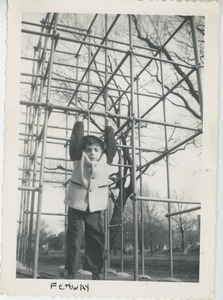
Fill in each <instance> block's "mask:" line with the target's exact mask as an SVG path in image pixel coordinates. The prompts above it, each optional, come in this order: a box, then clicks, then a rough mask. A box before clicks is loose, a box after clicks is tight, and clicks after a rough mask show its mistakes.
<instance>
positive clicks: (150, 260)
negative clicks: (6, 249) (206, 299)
mask: <svg viewBox="0 0 223 300" xmlns="http://www.w3.org/2000/svg"><path fill="white" fill-rule="evenodd" d="M82 259H83V253H82ZM62 266H64V254H63V252H62V251H50V252H49V254H48V255H40V256H39V267H38V273H39V275H40V278H63V276H64V269H63V267H62ZM144 266H145V269H144V270H145V271H144V274H145V275H148V276H149V277H151V278H152V279H153V280H154V281H163V280H164V281H165V280H166V278H169V277H170V272H169V257H168V255H166V254H164V255H160V254H159V255H150V254H149V252H145V261H144ZM110 268H111V269H113V270H115V271H116V272H121V271H122V270H121V258H120V255H119V254H118V255H113V254H112V255H111V260H110ZM124 272H126V273H128V274H130V275H131V278H128V279H126V278H120V276H118V273H117V275H114V274H108V280H133V278H134V257H133V254H127V255H124ZM139 274H142V271H141V255H140V254H139ZM173 275H174V276H173V277H174V278H176V279H179V280H181V281H183V282H198V281H199V255H198V254H197V253H190V254H186V255H185V254H183V253H181V252H175V253H174V255H173ZM78 276H79V277H78V279H89V275H86V274H79V275H78ZM17 277H20V278H21V277H23V276H22V274H21V273H20V274H19V272H17Z"/></svg>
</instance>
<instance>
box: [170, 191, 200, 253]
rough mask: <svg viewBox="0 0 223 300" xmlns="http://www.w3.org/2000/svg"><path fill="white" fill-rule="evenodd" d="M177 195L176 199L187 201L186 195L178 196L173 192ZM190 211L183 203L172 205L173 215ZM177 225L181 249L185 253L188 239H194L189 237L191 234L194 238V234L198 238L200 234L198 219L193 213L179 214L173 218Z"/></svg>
mask: <svg viewBox="0 0 223 300" xmlns="http://www.w3.org/2000/svg"><path fill="white" fill-rule="evenodd" d="M173 194H174V195H175V199H182V202H183V199H185V195H181V196H177V193H176V191H174V192H173ZM187 209H188V205H186V204H183V203H175V204H171V213H175V212H183V211H185V210H187ZM171 218H172V220H173V221H174V223H175V225H176V229H177V231H178V233H179V236H180V241H181V249H182V251H183V252H184V251H185V247H186V238H189V240H193V239H192V237H189V234H188V233H190V234H191V235H192V233H193V236H194V234H195V235H196V236H197V235H198V234H199V233H198V232H197V227H196V225H197V217H194V215H193V214H191V213H179V214H177V215H175V216H172V217H171Z"/></svg>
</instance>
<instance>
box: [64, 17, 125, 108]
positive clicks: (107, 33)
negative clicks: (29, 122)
mask: <svg viewBox="0 0 223 300" xmlns="http://www.w3.org/2000/svg"><path fill="white" fill-rule="evenodd" d="M119 17H120V14H118V15H117V16H116V17H115V19H114V20H113V22H112V24H111V26H110V28H109V29H108V31H107V32H106V34H105V36H104V38H103V39H102V41H101V45H102V44H103V43H104V42H105V41H106V39H107V37H108V35H109V34H110V32H111V30H112V28H113V27H114V25H115V23H116V22H117V20H118V18H119ZM99 51H100V47H99V48H98V49H97V51H96V52H95V54H94V56H93V57H92V59H91V61H90V63H89V65H88V67H87V68H86V70H85V72H84V74H83V76H82V78H81V80H80V81H82V80H83V79H84V78H85V76H86V75H87V73H88V70H89V69H90V67H91V65H92V63H93V62H94V60H95V58H96V56H97V55H98V53H99ZM80 85H81V84H78V86H77V88H76V90H75V92H74V94H73V95H72V97H71V99H70V101H69V103H68V105H67V106H69V105H70V104H71V102H72V100H73V99H74V97H75V95H76V94H77V92H78V89H79V87H80Z"/></svg>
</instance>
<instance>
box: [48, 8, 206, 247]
mask: <svg viewBox="0 0 223 300" xmlns="http://www.w3.org/2000/svg"><path fill="white" fill-rule="evenodd" d="M93 18H96V25H95V26H94V27H92V28H89V24H90V22H91V20H92V19H93ZM131 19H132V22H133V38H134V45H135V48H136V46H137V45H138V46H139V48H137V51H138V52H139V54H140V55H136V54H135V56H134V57H135V59H134V69H135V74H136V75H135V77H134V85H135V86H136V85H137V84H138V88H139V90H138V92H139V93H141V97H142V100H145V101H144V102H143V103H144V105H142V106H141V108H139V111H138V114H139V117H140V118H143V119H145V120H147V121H152V122H156V121H160V120H163V111H162V108H160V105H159V104H160V103H162V102H163V100H164V99H165V105H166V110H167V111H168V113H169V115H170V118H171V119H172V123H173V124H175V125H187V126H193V127H194V128H196V127H197V128H199V126H200V124H201V110H200V99H199V91H198V85H197V79H196V74H195V72H193V71H194V69H193V67H192V66H194V65H197V62H195V57H194V52H193V51H194V46H193V42H192V37H191V27H190V22H191V18H190V17H181V16H143V15H140V16H138V15H133V16H131ZM114 21H117V22H116V26H114V28H113V31H109V30H108V32H109V33H110V32H111V34H110V35H109V34H108V44H109V45H110V47H113V48H114V49H115V48H116V45H117V44H116V42H115V41H114V40H113V39H117V40H119V41H122V42H123V43H125V42H126V43H127V45H128V42H129V37H128V29H127V24H128V16H124V15H123V16H115V15H109V16H108V28H110V27H109V26H110V25H111V24H112V23H113V22H114ZM60 22H62V23H63V24H64V25H65V26H68V25H69V26H75V27H76V26H77V25H80V27H82V28H89V30H87V31H86V35H81V34H80V32H79V31H78V30H76V31H72V32H71V31H70V30H69V29H70V28H69V27H67V28H66V27H65V31H66V29H67V31H66V32H64V28H63V35H64V36H65V37H68V38H69V37H71V38H74V39H76V40H79V41H80V43H79V44H77V43H75V45H73V44H72V46H67V43H65V42H64V41H62V42H61V43H60V49H61V50H63V51H65V50H66V51H69V52H72V53H74V55H72V56H69V58H68V57H67V56H66V55H64V54H63V55H62V54H61V55H60V54H59V53H57V56H56V58H55V59H56V61H55V65H54V72H53V79H52V81H53V89H52V98H53V99H52V101H53V102H55V103H58V102H59V103H62V104H67V105H71V106H73V107H79V108H80V109H81V110H82V112H83V114H84V112H85V111H86V109H88V110H89V109H90V110H91V111H92V112H93V111H94V110H97V111H104V107H105V104H106V107H107V112H108V114H109V115H110V117H109V119H110V120H111V121H112V125H113V127H114V128H115V129H116V134H117V135H119V144H120V146H121V148H120V149H121V150H119V153H118V163H123V164H124V166H125V167H124V168H123V170H121V168H119V169H118V170H117V172H116V171H114V173H113V174H112V176H111V179H112V181H113V184H112V185H111V189H110V197H111V198H112V199H113V201H114V202H115V205H114V208H113V213H112V217H111V220H110V224H111V225H114V224H120V222H121V205H123V209H124V207H125V205H126V203H127V201H128V199H129V197H130V196H131V194H132V185H133V180H134V181H137V180H138V179H139V178H140V176H141V174H143V176H147V175H151V173H149V172H151V167H152V166H154V165H155V164H157V163H159V162H160V161H162V160H164V159H165V157H166V155H167V149H166V145H165V142H164V131H163V130H160V127H159V125H157V124H153V123H152V122H151V123H147V122H146V123H144V122H136V128H135V129H136V142H137V141H138V137H139V134H140V136H141V145H142V146H145V148H150V150H149V151H142V152H141V153H142V165H140V164H139V159H138V154H139V152H137V153H136V157H135V159H136V161H137V164H138V168H137V171H139V170H140V171H141V174H140V173H139V172H138V173H137V175H136V178H134V179H133V178H132V176H131V170H132V167H131V166H132V162H133V157H132V152H131V142H132V140H131V130H132V127H131V122H125V121H123V120H122V119H121V118H117V117H116V115H122V116H127V117H129V116H131V99H130V94H129V89H130V87H131V85H130V83H129V73H128V72H129V61H128V60H127V57H128V56H129V53H130V52H129V53H128V52H127V54H126V60H125V54H123V53H122V52H116V51H107V52H106V50H105V49H103V48H101V49H100V51H98V48H97V47H96V48H95V47H92V46H89V45H88V44H86V45H84V44H82V42H83V41H86V40H88V38H89V39H90V42H91V43H97V44H99V43H100V41H101V40H99V41H98V38H97V37H98V36H104V34H105V32H104V16H102V15H96V16H92V15H77V14H64V15H61V16H60ZM183 22H184V25H182V26H181V24H183ZM117 24H118V26H117ZM195 24H196V28H197V33H198V41H199V42H198V44H199V45H198V46H199V56H200V61H201V64H202V62H203V43H204V18H202V17H196V18H195ZM179 26H181V29H180V30H179V31H178V33H177V34H175V35H173V34H174V32H175V30H176V29H177V28H179ZM89 33H91V37H89V36H88V34H89ZM171 35H173V36H172V39H171V42H170V43H168V44H165V43H166V41H167V40H168V38H169V37H170V36H171ZM80 45H81V47H82V52H81V55H80V53H79V52H78V51H79V49H80ZM102 45H104V43H103V41H102ZM162 45H165V46H162ZM123 47H124V48H125V49H128V47H126V46H123ZM143 47H144V48H146V49H145V50H143ZM137 51H136V50H135V52H137ZM148 53H149V54H148ZM145 55H150V56H153V57H154V58H161V59H163V60H164V59H165V60H169V61H173V62H178V63H179V64H176V63H173V64H170V63H163V64H162V66H161V64H160V61H159V60H156V59H153V60H150V59H148V58H145ZM77 57H78V59H79V66H80V67H79V69H78V75H77V72H76V70H77V69H76V68H73V66H74V65H76V59H77ZM105 60H106V65H107V71H108V76H109V84H108V85H107V87H108V93H106V89H105V73H104V68H105ZM122 60H125V61H124V63H123V64H122V65H121V66H120V62H121V61H122ZM89 61H90V63H89ZM68 63H69V65H70V67H69V66H68ZM64 65H66V66H65V67H64ZM85 68H88V69H89V68H90V69H91V73H90V75H89V76H88V73H87V72H86V70H85ZM114 71H115V75H114ZM190 71H191V73H190ZM112 74H113V76H112ZM189 74H190V75H189ZM74 78H75V79H74ZM81 84H86V86H87V87H89V89H90V102H89V103H88V95H89V94H88V93H87V88H86V87H85V86H84V85H83V88H82V89H80V87H81ZM177 84H178V85H177ZM175 86H176V87H175ZM174 87H175V88H174ZM144 94H146V95H147V96H149V97H150V98H149V99H151V101H148V98H147V97H145V96H144ZM106 95H107V97H106ZM164 95H165V97H164ZM88 105H89V106H88ZM89 119H90V122H91V128H92V129H93V131H96V130H97V131H99V132H103V128H104V117H98V116H94V115H93V114H91V115H90V116H89ZM200 133H201V132H199V133H198V134H200ZM188 137H190V133H189V132H188V131H181V132H180V133H179V130H177V129H176V128H174V127H170V128H167V140H168V149H172V148H173V150H172V151H169V153H168V154H169V155H171V154H174V153H175V152H176V151H179V150H185V149H186V147H187V146H188V145H189V144H191V145H193V146H195V147H197V146H199V140H198V139H196V140H195V138H194V139H191V140H190V141H188V142H186V143H185V144H182V145H181V146H180V147H178V148H174V147H175V146H176V145H178V144H179V143H180V142H182V141H184V140H186V138H188ZM121 171H123V172H121ZM121 173H122V174H121ZM120 177H123V179H122V180H120V179H116V178H120ZM121 199H123V201H122V200H121ZM110 233H111V234H110V245H111V247H113V245H114V243H115V239H116V237H117V234H118V228H117V227H113V228H112V229H111V231H110Z"/></svg>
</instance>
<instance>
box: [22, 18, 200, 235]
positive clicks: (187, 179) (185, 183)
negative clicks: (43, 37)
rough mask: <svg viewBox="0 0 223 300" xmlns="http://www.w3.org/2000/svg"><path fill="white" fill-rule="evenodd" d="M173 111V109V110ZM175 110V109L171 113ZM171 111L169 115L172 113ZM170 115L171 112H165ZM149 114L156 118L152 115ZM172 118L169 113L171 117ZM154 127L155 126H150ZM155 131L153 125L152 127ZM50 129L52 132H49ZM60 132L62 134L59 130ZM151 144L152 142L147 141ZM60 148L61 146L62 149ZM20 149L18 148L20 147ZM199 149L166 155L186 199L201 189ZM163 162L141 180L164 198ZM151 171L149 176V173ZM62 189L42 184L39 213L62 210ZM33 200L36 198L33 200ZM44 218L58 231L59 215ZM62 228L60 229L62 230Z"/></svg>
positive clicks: (26, 49) (55, 120) (52, 150)
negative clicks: (41, 203) (41, 201)
mask: <svg viewBox="0 0 223 300" xmlns="http://www.w3.org/2000/svg"><path fill="white" fill-rule="evenodd" d="M42 17H44V15H42V14H27V15H26V14H24V15H23V19H24V20H27V21H31V22H36V23H39V21H40V20H41V19H42ZM33 30H35V31H38V30H39V28H38V27H37V28H34V29H33ZM26 38H27V40H26V39H25V38H24V39H23V43H22V55H26V54H27V53H28V55H29V56H30V57H32V55H33V54H32V51H33V45H35V44H36V43H37V40H38V38H37V37H36V36H35V35H34V36H32V35H28V37H27V36H26ZM29 68H30V62H26V61H23V63H22V70H21V71H22V72H25V71H26V70H29ZM176 111H177V110H176ZM174 113H175V112H174ZM174 113H173V112H172V115H174ZM168 116H171V114H168ZM153 117H156V116H155V115H154V116H153ZM171 117H172V116H171ZM50 122H51V124H52V125H54V124H56V125H58V126H64V122H65V119H64V116H60V115H58V116H51V117H50ZM70 122H71V123H70V126H72V125H71V124H72V121H70ZM154 127H155V126H154ZM154 130H156V127H155V128H154ZM51 132H52V131H51ZM54 134H56V135H57V136H58V135H60V133H59V132H56V133H54ZM61 134H62V133H61ZM148 142H150V144H152V141H148ZM62 148H63V146H62V147H61V148H60V149H61V150H59V146H56V147H54V146H52V145H51V146H48V150H49V151H48V152H47V153H48V155H49V156H55V157H61V156H62V157H63V155H64V151H63V150H62ZM63 149H64V148H63ZM21 151H22V148H21ZM200 152H201V149H195V148H192V147H188V148H187V151H179V152H178V153H177V154H175V155H174V157H173V156H171V157H170V185H171V190H176V191H177V192H178V193H179V195H180V194H181V193H182V194H185V195H186V197H187V198H188V200H192V201H200V200H201V199H200V193H201V190H200V189H202V184H201V179H200V175H201V159H200ZM58 163H61V164H62V165H64V162H63V161H58V162H57V161H52V162H49V164H50V165H49V166H50V167H55V166H56V165H57V164H58ZM163 166H164V164H163V163H159V164H157V165H154V166H152V168H151V170H152V171H151V172H149V176H148V179H146V180H145V184H147V185H148V186H149V187H150V188H151V189H152V190H153V191H156V190H157V191H159V193H160V194H161V196H163V197H164V198H166V197H167V196H166V171H165V168H164V167H163ZM152 174H153V175H152ZM64 196H65V192H64V189H63V188H59V187H58V185H56V184H45V186H44V194H43V209H42V211H43V212H50V213H52V212H54V213H64V210H65V208H64V204H63V200H64ZM36 202H37V201H36ZM43 218H44V219H46V220H47V223H48V225H49V230H50V231H51V232H53V233H59V232H60V231H61V229H62V227H63V217H56V216H48V217H43ZM62 230H63V229H62Z"/></svg>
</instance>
